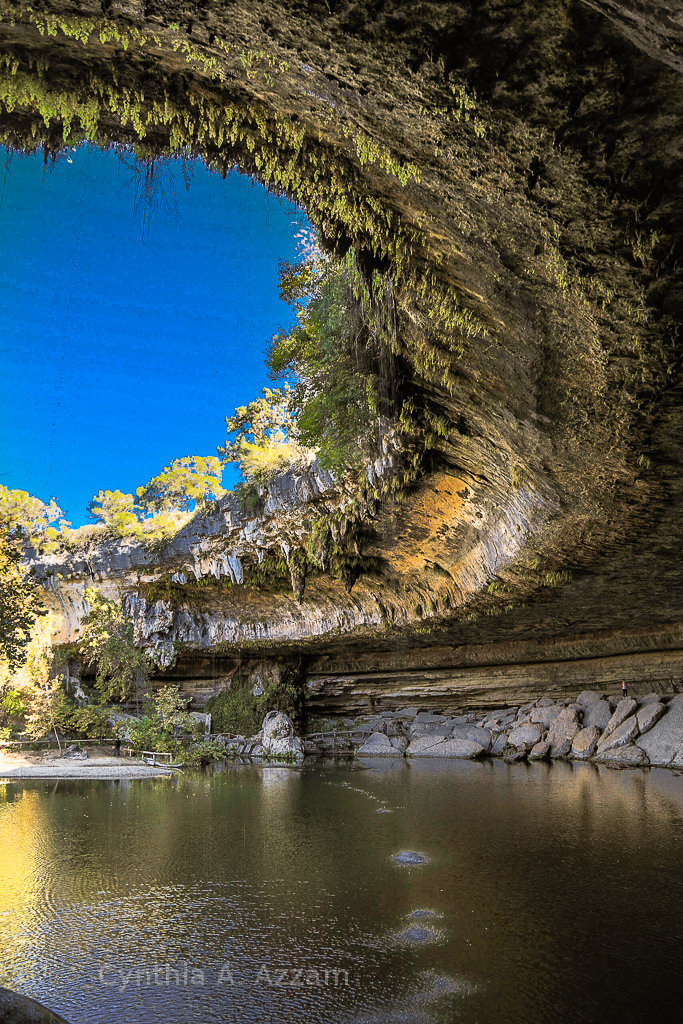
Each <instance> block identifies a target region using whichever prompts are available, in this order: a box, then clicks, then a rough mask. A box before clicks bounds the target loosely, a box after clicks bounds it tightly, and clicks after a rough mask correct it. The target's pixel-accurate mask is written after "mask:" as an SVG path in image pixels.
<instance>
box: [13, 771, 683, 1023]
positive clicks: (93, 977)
mask: <svg viewBox="0 0 683 1024" xmlns="http://www.w3.org/2000/svg"><path fill="white" fill-rule="evenodd" d="M402 852H404V853H405V852H409V853H414V854H421V855H422V857H417V858H415V857H399V858H397V859H395V857H396V854H400V853H402ZM402 861H403V863H402ZM682 868H683V778H682V777H680V776H678V775H675V774H672V773H668V772H665V771H650V772H611V771H609V770H607V769H602V770H599V769H596V768H595V767H594V766H591V765H574V766H572V765H569V764H555V765H552V766H550V765H543V764H533V765H506V764H504V763H501V762H482V763H469V762H466V763H457V762H456V763H454V762H433V763H420V762H415V761H413V762H405V761H401V762H399V763H391V762H390V763H386V762H367V764H366V765H363V766H357V767H352V768H351V767H346V768H345V767H334V766H331V765H330V766H311V767H305V768H304V769H293V768H287V767H277V768H271V767H268V768H256V767H253V768H252V767H234V768H229V769H228V770H226V771H224V772H217V773H214V774H211V775H194V776H190V775H186V776H183V777H177V778H173V779H166V778H164V779H157V780H135V781H129V782H118V783H117V782H82V783H79V782H60V783H53V782H49V783H48V782H37V781H36V782H11V783H5V784H2V785H0V984H2V985H6V986H8V987H12V988H15V989H17V990H19V991H21V992H23V993H25V994H27V995H31V996H34V997H35V998H37V999H39V1000H41V1001H42V1002H44V1003H46V1004H47V1005H48V1006H50V1007H51V1008H52V1009H55V1010H57V1011H58V1012H59V1013H61V1014H63V1015H64V1016H65V1017H66V1018H67V1020H69V1021H70V1022H73V1024H95V1022H102V1024H104V1022H107V1024H110V1022H113V1021H116V1022H117V1024H148V1022H149V1024H157V1022H162V1021H163V1022H165V1024H175V1022H177V1024H190V1022H198V1024H199V1022H202V1024H203V1022H207V1024H212V1022H224V1021H230V1022H232V1024H242V1022H257V1021H258V1022H262V1021H268V1022H269V1024H278V1022H285V1021H286V1022H311V1024H317V1022H321V1024H322V1022H325V1024H328V1022H340V1024H347V1022H349V1024H351V1022H361V1021H362V1022H392V1024H393V1022H397V1024H398V1022H425V1024H428V1022H451V1021H456V1020H457V1021H463V1022H481V1024H490V1022H492V1021H494V1020H502V1021H511V1022H513V1024H517V1022H522V1021H525V1020H533V1021H539V1022H545V1021H553V1022H562V1021H567V1022H570V1021H571V1022H572V1024H576V1022H577V1021H586V1022H591V1024H594V1022H596V1021H600V1022H609V1021H615V1022H616V1021H618V1022H620V1024H623V1021H625V1020H627V1021H641V1020H642V1021H645V1020H648V1021H649V1020H653V1021H669V1020H678V1019H680V1013H681V1011H680V1005H681V1002H680V1000H681V997H682V996H683V980H682V977H681V948H683V947H682V946H681V943H682V941H683V871H682V870H681V869H682Z"/></svg>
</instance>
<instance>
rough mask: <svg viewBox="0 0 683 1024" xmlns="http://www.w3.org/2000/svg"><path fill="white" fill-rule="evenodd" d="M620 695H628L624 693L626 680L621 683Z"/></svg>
mask: <svg viewBox="0 0 683 1024" xmlns="http://www.w3.org/2000/svg"><path fill="white" fill-rule="evenodd" d="M621 696H622V698H623V697H626V696H628V695H627V693H626V680H624V681H623V683H622V684H621Z"/></svg>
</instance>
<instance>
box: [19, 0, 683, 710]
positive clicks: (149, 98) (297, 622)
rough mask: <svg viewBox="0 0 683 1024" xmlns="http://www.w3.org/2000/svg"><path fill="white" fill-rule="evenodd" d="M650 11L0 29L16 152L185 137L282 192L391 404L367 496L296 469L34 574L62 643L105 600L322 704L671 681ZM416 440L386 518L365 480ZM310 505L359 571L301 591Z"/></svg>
mask: <svg viewBox="0 0 683 1024" xmlns="http://www.w3.org/2000/svg"><path fill="white" fill-rule="evenodd" d="M41 10H42V7H41ZM667 12H668V8H667V5H666V4H654V3H647V2H644V3H639V4H637V5H636V4H631V3H626V2H625V3H603V2H601V0H590V2H586V3H571V4H570V3H566V2H562V0H556V2H550V3H549V2H547V0H537V2H532V3H531V4H525V5H514V4H513V5H510V4H504V3H501V2H496V0H489V2H484V3H482V4H478V5H476V8H471V6H466V7H460V6H458V5H454V4H452V3H447V2H444V3H437V2H434V3H426V4H421V5H420V6H419V8H416V9H415V10H411V11H410V13H409V14H407V13H406V6H405V5H404V4H398V3H391V2H387V3H385V4H382V5H379V6H378V5H375V4H372V5H370V4H362V3H361V4H347V3H329V4H327V3H325V4H321V5H320V6H319V8H318V7H316V6H315V5H305V6H302V5H295V4H289V3H286V2H285V3H278V4H274V3H269V2H263V0H254V2H250V3H249V4H247V3H243V2H241V0H238V2H236V3H234V4H232V5H231V8H230V14H229V18H228V17H227V15H226V14H225V12H224V11H223V9H222V8H219V7H218V6H216V5H214V4H212V3H208V4H206V5H204V6H203V7H202V11H201V14H198V13H197V12H193V13H192V14H191V15H190V13H189V12H188V11H187V10H186V9H185V8H184V7H183V6H182V5H181V4H177V3H171V4H168V5H164V7H163V8H162V7H159V6H156V5H151V6H150V5H146V6H145V7H144V9H143V8H142V7H140V6H139V5H131V6H128V5H126V6H125V7H124V6H121V5H119V4H114V5H111V7H110V8H109V10H108V12H107V14H106V15H102V11H101V7H100V6H99V5H92V6H89V5H88V4H86V3H83V4H75V5H68V6H67V5H64V4H58V3H47V4H45V5H44V11H43V14H42V15H41V16H40V17H39V16H38V15H37V14H36V12H35V11H31V10H30V9H29V8H26V9H23V8H20V7H18V6H17V7H16V8H15V10H14V11H13V13H12V15H11V17H7V18H5V19H4V20H3V21H2V24H0V41H1V43H2V47H3V48H4V50H5V52H6V53H7V54H8V55H9V56H10V57H11V60H9V61H8V62H6V65H5V66H4V67H5V70H4V79H3V82H4V85H3V89H2V90H0V130H1V131H2V133H3V138H4V140H5V141H6V142H9V143H11V144H13V145H16V146H19V147H30V146H32V145H35V144H36V143H37V142H42V143H43V144H45V145H46V146H48V148H50V149H52V150H58V149H59V147H60V146H61V145H63V144H64V140H65V138H66V139H68V140H70V141H74V139H75V138H77V137H78V133H79V132H80V133H81V136H82V135H83V134H84V133H85V134H89V135H90V136H91V137H93V138H95V139H97V141H99V143H100V144H102V145H106V144H109V143H112V142H126V143H130V144H132V143H137V144H140V138H139V136H140V134H141V132H142V133H143V135H144V138H143V144H144V147H146V151H147V152H149V153H150V154H160V153H164V152H169V151H171V150H173V149H178V148H180V147H186V149H187V151H190V152H193V153H195V154H197V155H200V156H203V157H204V158H205V159H207V160H209V161H211V162H212V163H213V164H214V165H215V166H216V167H218V168H219V169H227V168H229V167H230V166H232V165H233V164H237V166H239V167H240V168H241V169H243V170H246V171H248V172H250V173H253V174H255V175H256V176H257V177H259V178H260V179H261V180H263V181H264V182H266V183H268V184H270V185H271V186H272V187H275V188H278V189H282V190H284V191H287V192H288V193H289V194H290V195H292V196H293V197H294V198H296V199H297V200H298V201H300V202H301V203H302V204H303V205H305V206H306V208H307V210H308V213H309V216H310V217H311V219H312V220H313V222H314V223H315V224H316V225H318V226H319V228H320V229H321V232H322V236H323V239H324V242H325V244H326V245H327V246H328V247H329V248H330V249H331V250H333V251H335V252H337V253H344V252H346V251H347V249H348V247H349V246H350V245H353V246H354V248H355V251H356V254H357V260H358V264H359V267H360V268H361V270H362V272H363V273H364V275H365V276H366V278H367V280H369V281H372V280H374V279H375V278H376V276H377V275H379V276H380V278H382V275H384V277H383V278H382V280H383V281H384V285H383V290H382V291H381V294H380V292H377V293H374V298H373V303H374V305H373V315H375V316H377V317H380V318H383V319H382V323H383V325H384V326H385V327H386V330H387V332H388V333H389V334H390V336H391V339H392V346H393V349H394V351H395V354H396V362H397V365H398V366H399V367H400V376H401V380H400V384H401V393H402V395H403V397H404V399H406V400H409V401H410V403H411V405H410V409H411V415H410V417H408V418H411V420H412V422H411V425H410V429H409V430H408V431H407V433H408V434H409V435H410V436H409V437H408V438H407V441H406V447H405V450H402V451H401V453H400V457H399V453H398V452H396V453H394V452H393V451H392V450H390V449H388V448H387V450H384V451H380V452H379V453H378V463H377V465H374V464H373V465H372V466H371V467H370V468H369V469H368V475H367V480H368V483H369V485H371V486H372V488H373V489H376V490H377V491H378V493H380V494H381V495H383V496H381V497H380V498H378V499H376V500H374V501H364V503H363V507H362V509H359V508H358V505H357V503H355V497H357V494H356V492H354V491H353V488H351V487H349V489H346V485H342V484H339V483H335V482H334V481H333V480H332V479H331V478H330V477H329V476H328V475H326V474H324V473H322V472H321V471H320V470H319V469H316V468H315V467H311V468H310V469H309V471H308V472H306V473H304V474H293V475H291V476H285V477H284V478H282V479H278V480H276V481H274V482H273V484H272V485H271V486H270V488H269V489H268V492H267V494H264V495H263V496H262V502H261V507H260V508H259V510H258V511H257V512H256V513H246V512H242V511H241V510H240V509H239V508H238V507H237V505H236V503H235V502H234V501H232V500H231V499H226V500H225V501H223V502H221V503H219V504H218V506H217V507H215V508H214V509H212V510H211V511H210V513H208V514H207V515H206V516H204V517H203V518H201V519H195V520H194V521H193V522H192V523H190V524H189V525H188V526H187V527H186V528H185V529H184V530H182V531H181V532H180V533H179V534H178V536H177V537H176V538H175V539H174V540H173V541H172V542H171V543H169V544H168V545H166V546H165V547H163V548H162V549H161V550H159V551H154V552H152V551H149V550H147V549H145V548H143V547H142V546H140V545H136V544H126V543H123V542H113V541H112V542H107V543H102V544H99V545H97V546H95V547H93V548H92V549H91V550H88V551H87V552H72V553H66V554H64V555H61V556H57V555H53V556H46V557H41V558H40V559H38V560H37V561H36V571H37V572H38V574H39V575H40V576H41V578H42V579H43V580H44V581H45V585H46V587H48V588H49V590H50V593H51V595H52V597H51V600H52V602H53V604H54V606H55V607H56V608H58V609H60V610H61V614H62V623H63V628H62V632H61V634H60V639H62V640H66V639H75V638H77V636H78V633H77V630H78V626H79V622H80V621H81V619H82V616H83V614H84V612H85V611H86V609H85V608H84V605H83V591H84V589H85V587H86V586H87V585H92V584H93V583H94V584H95V585H97V586H99V587H101V588H102V589H103V590H104V591H105V592H107V593H109V594H110V595H112V596H116V597H117V598H118V599H120V600H122V601H123V602H124V603H125V605H126V607H127V609H128V610H129V612H130V614H131V616H132V617H133V619H134V621H135V623H136V627H137V629H138V631H139V634H140V636H141V637H143V638H144V641H145V643H147V644H148V645H149V647H150V648H151V649H153V650H155V651H156V652H157V654H158V658H159V660H160V662H161V663H162V664H168V665H170V663H171V660H173V661H174V665H175V667H174V668H173V669H170V668H169V670H168V671H170V672H171V673H175V677H176V678H178V679H180V680H182V681H183V683H184V684H187V685H188V686H191V684H192V680H193V679H202V680H206V679H207V678H209V677H210V676H211V674H212V673H213V674H214V675H215V676H216V678H218V677H219V676H221V673H222V674H223V676H225V675H226V673H227V675H229V672H230V666H231V664H232V663H233V660H234V658H235V657H237V656H240V657H243V658H244V657H248V656H254V657H257V656H258V657H262V656H264V655H268V656H269V657H285V656H286V657H289V656H290V655H291V654H292V653H296V654H297V655H302V656H303V658H304V666H303V669H302V673H303V677H304V681H305V685H306V686H307V687H308V690H307V692H308V694H309V699H310V700H311V701H312V702H318V704H319V705H320V707H321V708H322V707H324V706H329V707H334V708H335V709H343V708H344V706H351V705H354V704H359V703H361V704H362V706H367V705H368V704H370V703H372V702H373V701H375V702H377V701H379V702H381V703H382V702H383V703H385V704H390V703H391V702H392V701H400V700H404V699H405V697H406V696H408V695H409V693H410V694H412V696H414V697H415V699H420V700H421V701H429V700H430V696H433V697H434V699H436V700H438V699H442V700H446V699H447V700H448V701H449V702H450V703H451V704H456V703H457V702H458V700H461V701H463V702H467V701H469V700H470V699H474V696H473V695H475V694H476V695H477V699H479V700H482V701H485V700H486V699H487V694H488V695H489V696H490V695H492V694H494V693H496V694H497V695H498V696H497V697H496V699H500V695H502V694H503V693H504V694H505V697H506V699H507V698H510V699H512V700H514V701H518V700H521V699H522V698H524V699H527V697H528V699H531V697H532V696H534V695H535V696H540V695H541V692H542V691H541V689H540V688H541V687H542V686H545V687H546V692H547V690H548V686H549V684H550V688H551V689H552V686H555V687H557V688H560V689H562V688H563V687H564V686H565V685H567V687H568V688H571V689H574V690H575V689H576V688H577V684H578V686H579V688H581V685H583V683H584V682H585V683H589V682H591V680H597V679H600V680H602V681H603V682H605V683H606V682H607V681H612V679H613V678H614V679H616V677H617V676H619V674H621V675H623V676H624V677H625V678H628V679H631V680H634V681H635V680H636V677H641V678H643V679H647V678H651V679H653V680H655V681H656V680H658V679H660V678H663V677H664V676H665V675H668V677H669V679H670V680H671V681H672V682H673V683H674V684H677V682H678V681H679V680H680V679H681V677H682V676H683V664H682V662H681V657H680V651H681V650H682V649H683V639H682V635H681V612H680V594H681V592H682V583H683V580H682V573H681V555H680V552H681V540H682V539H683V538H682V537H681V522H682V519H683V517H682V516H681V510H682V504H683V503H682V500H681V473H680V466H681V453H682V451H683V417H682V416H681V393H682V387H681V383H682V382H681V365H682V364H681V360H680V342H679V327H680V319H681V314H682V313H683V287H682V282H681V269H680V268H681V266H682V265H683V264H682V262H681V256H682V255H683V253H682V252H681V241H680V240H681V237H683V232H681V181H682V180H683V173H682V172H683V167H682V158H681V153H682V152H683V147H682V146H681V141H682V139H683V130H682V124H683V76H682V75H681V74H680V60H681V30H680V29H681V26H680V20H679V19H677V18H676V17H673V16H671V17H669V16H668V14H667ZM47 15H49V16H50V17H51V18H52V20H51V21H50V23H49V26H48V24H47V22H46V21H45V18H46V16H47ZM41 18H42V19H43V20H41ZM48 28H49V30H48ZM86 72H87V74H86ZM86 81H87V82H89V83H90V84H89V85H87V86H86V85H84V84H83V83H85V82H86ZM88 90H90V91H89V92H88ZM122 90H125V91H126V95H124V94H123V92H122ZM57 95H58V96H60V97H62V98H64V97H65V99H63V102H62V100H60V103H59V104H57V103H56V100H55V97H56V96H57ZM406 408H407V406H406ZM413 453H416V456H417V461H416V462H415V464H414V467H415V468H414V472H413V474H412V476H411V477H410V479H409V480H408V483H407V484H406V485H405V486H403V485H402V486H401V488H400V498H401V501H400V503H397V502H396V501H395V500H394V499H393V498H392V497H391V494H390V492H387V493H386V494H384V492H382V482H383V481H387V480H389V479H391V478H392V475H396V474H398V473H399V472H402V471H403V470H402V468H401V467H403V466H405V465H412V463H411V462H410V459H411V457H412V454H413ZM352 492H353V493H352ZM345 509H346V510H347V511H346V512H345V511H344V510H345ZM322 514H324V515H327V516H331V517H332V519H333V520H334V529H335V530H337V531H338V533H339V534H340V537H339V540H340V541H341V542H343V543H344V544H346V548H345V554H346V556H348V557H347V564H346V571H345V573H341V572H340V573H338V574H337V575H335V573H334V572H333V571H332V567H331V566H330V565H329V564H328V565H326V564H325V559H324V557H322V558H321V560H320V561H319V562H318V563H315V564H314V563H313V562H311V563H310V564H309V566H308V570H307V573H306V574H305V578H303V576H304V574H302V570H301V565H300V562H299V561H298V560H297V559H298V558H299V554H298V553H300V552H301V551H303V550H304V549H305V548H306V546H307V544H310V539H311V530H312V527H313V524H314V523H315V522H316V520H317V519H318V517H319V516H320V515H322ZM340 524H341V525H340ZM341 531H345V532H344V536H341ZM335 543H336V540H335ZM354 559H355V561H354ZM259 567H260V568H261V572H260V573H259V572H258V568H259ZM273 567H274V568H273ZM60 577H61V578H60ZM354 666H355V667H354ZM411 673H412V676H411ZM605 676H608V677H609V680H605V678H604V677H605ZM309 684H310V685H309ZM527 690H530V691H531V692H530V693H528V694H527V692H526V691H527Z"/></svg>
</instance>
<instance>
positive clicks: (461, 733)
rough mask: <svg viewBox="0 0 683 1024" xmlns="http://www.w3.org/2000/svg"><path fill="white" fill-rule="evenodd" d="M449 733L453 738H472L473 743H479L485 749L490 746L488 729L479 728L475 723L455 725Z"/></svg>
mask: <svg viewBox="0 0 683 1024" xmlns="http://www.w3.org/2000/svg"><path fill="white" fill-rule="evenodd" d="M450 735H451V736H452V738H453V739H461V740H472V742H473V743H479V744H481V746H482V747H483V748H484V750H487V751H488V750H490V748H491V730H490V729H480V728H479V727H478V726H476V725H456V726H454V727H453V729H452V731H451V734H450Z"/></svg>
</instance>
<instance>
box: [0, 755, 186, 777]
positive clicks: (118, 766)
mask: <svg viewBox="0 0 683 1024" xmlns="http://www.w3.org/2000/svg"><path fill="white" fill-rule="evenodd" d="M173 774H175V773H174V772H171V771H169V770H168V769H166V768H150V766H149V765H146V764H143V763H142V762H141V761H137V760H131V759H130V758H124V757H121V758H119V757H107V756H105V755H98V754H96V753H94V754H93V756H90V757H88V759H87V760H84V761H74V760H71V759H67V758H60V757H58V756H56V755H54V756H49V757H48V756H42V755H40V754H34V753H29V752H24V753H8V752H5V751H0V779H146V778H155V777H156V776H158V775H173Z"/></svg>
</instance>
